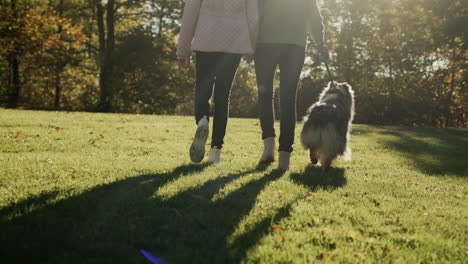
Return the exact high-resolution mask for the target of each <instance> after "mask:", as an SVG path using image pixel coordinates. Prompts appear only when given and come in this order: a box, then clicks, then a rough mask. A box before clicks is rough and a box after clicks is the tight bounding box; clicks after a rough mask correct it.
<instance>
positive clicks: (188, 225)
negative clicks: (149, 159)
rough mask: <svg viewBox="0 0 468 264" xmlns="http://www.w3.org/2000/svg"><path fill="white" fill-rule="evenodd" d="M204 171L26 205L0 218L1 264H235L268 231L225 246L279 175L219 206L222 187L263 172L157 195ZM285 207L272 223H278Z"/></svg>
mask: <svg viewBox="0 0 468 264" xmlns="http://www.w3.org/2000/svg"><path fill="white" fill-rule="evenodd" d="M206 167H207V164H201V165H184V166H180V167H178V168H175V169H174V170H172V171H170V172H167V173H159V174H150V175H141V176H136V177H132V178H128V179H125V180H122V181H118V182H114V183H110V184H107V185H101V186H97V187H94V188H92V189H90V190H88V191H86V192H84V193H81V194H79V195H76V196H72V197H67V198H61V200H59V201H58V202H54V198H57V197H60V196H59V195H63V194H60V193H58V192H50V193H44V194H41V195H38V196H34V197H31V198H29V199H27V200H25V201H22V202H19V203H16V204H14V205H11V206H8V207H6V208H3V209H1V210H0V230H1V232H0V256H1V259H2V262H5V263H146V262H145V260H144V259H143V258H142V257H141V256H140V255H139V253H138V251H137V250H138V249H139V248H145V249H147V250H150V251H152V252H154V253H155V254H156V255H158V256H160V257H162V258H164V259H166V260H167V261H169V262H170V263H237V262H239V261H240V260H241V259H243V258H244V257H245V254H246V252H247V250H248V249H250V248H252V247H253V246H254V245H255V244H256V243H257V242H258V240H259V239H260V238H261V237H262V236H263V235H264V232H262V231H264V230H268V225H269V224H270V223H269V221H266V220H263V221H261V222H260V223H258V224H256V225H255V228H253V229H252V230H249V231H246V232H244V233H243V234H242V235H241V237H240V238H239V239H237V240H236V241H234V243H232V244H230V245H228V243H227V238H228V237H229V236H230V235H231V234H232V233H233V231H234V230H235V229H236V228H237V225H238V224H239V222H240V221H242V220H243V219H244V218H245V217H246V216H247V215H248V214H249V212H250V211H251V209H252V208H253V206H254V203H255V201H256V197H257V195H258V194H259V193H260V192H261V191H262V190H263V188H264V187H265V186H266V185H267V184H268V183H269V182H271V181H274V180H276V179H278V178H280V177H281V176H282V175H283V173H282V172H281V171H276V170H274V171H271V172H270V173H268V174H265V175H263V176H262V177H255V178H252V180H250V181H247V183H245V184H243V185H241V186H240V187H239V188H238V189H236V190H234V191H232V192H230V193H228V194H227V195H226V196H224V198H222V199H213V197H215V195H216V194H217V193H218V192H219V191H220V190H222V188H223V187H224V186H226V185H227V184H228V183H230V182H232V181H234V180H236V179H239V178H241V177H251V174H252V173H259V172H261V171H263V170H265V169H266V168H265V167H256V168H252V169H249V170H246V171H244V172H240V173H237V174H228V175H225V176H220V177H217V178H216V179H213V180H208V181H206V182H205V183H203V184H202V185H200V186H196V187H192V188H191V189H188V190H184V191H180V192H178V193H177V194H176V195H174V196H172V197H170V198H163V197H158V196H157V195H155V193H157V191H158V190H159V189H160V188H161V187H163V186H165V185H166V184H168V183H169V182H171V181H175V180H177V179H178V178H180V177H189V179H190V177H196V176H197V175H195V174H198V176H200V175H199V174H200V173H203V170H204V169H205V168H206ZM289 206H290V205H287V206H285V207H283V208H281V209H279V210H278V211H277V213H276V214H275V215H274V217H275V219H280V218H282V217H286V216H287V214H288V212H289Z"/></svg>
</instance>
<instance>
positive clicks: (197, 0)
mask: <svg viewBox="0 0 468 264" xmlns="http://www.w3.org/2000/svg"><path fill="white" fill-rule="evenodd" d="M201 3H202V0H185V7H184V14H183V15H182V26H181V29H180V33H179V40H178V46H177V57H190V55H192V40H193V37H194V35H195V29H196V27H197V23H198V16H199V15H200V7H201Z"/></svg>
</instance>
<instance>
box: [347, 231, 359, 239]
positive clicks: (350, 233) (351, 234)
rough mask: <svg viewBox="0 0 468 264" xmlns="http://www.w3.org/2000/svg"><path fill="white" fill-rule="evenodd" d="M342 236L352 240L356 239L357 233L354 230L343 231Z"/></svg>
mask: <svg viewBox="0 0 468 264" xmlns="http://www.w3.org/2000/svg"><path fill="white" fill-rule="evenodd" d="M344 237H345V238H346V239H347V240H351V241H354V240H356V237H357V233H356V232H354V231H348V232H345V233H344Z"/></svg>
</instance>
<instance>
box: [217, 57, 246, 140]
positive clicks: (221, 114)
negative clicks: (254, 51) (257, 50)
mask: <svg viewBox="0 0 468 264" xmlns="http://www.w3.org/2000/svg"><path fill="white" fill-rule="evenodd" d="M240 60H241V55H240V54H230V53H219V56H218V58H217V62H216V66H215V67H216V77H215V88H214V118H213V119H214V121H213V135H212V137H211V147H217V148H218V149H221V148H222V147H223V143H224V136H225V134H226V126H227V119H228V116H229V97H230V95H231V87H232V82H233V80H234V77H235V75H236V71H237V67H238V66H239V63H240Z"/></svg>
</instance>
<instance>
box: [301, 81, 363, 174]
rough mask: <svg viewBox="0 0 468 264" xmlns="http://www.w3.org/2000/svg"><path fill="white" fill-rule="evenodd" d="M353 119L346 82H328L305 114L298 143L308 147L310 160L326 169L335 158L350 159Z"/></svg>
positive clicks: (352, 95)
mask: <svg viewBox="0 0 468 264" xmlns="http://www.w3.org/2000/svg"><path fill="white" fill-rule="evenodd" d="M353 118H354V91H353V89H352V87H351V85H349V84H347V83H333V82H330V83H329V84H328V86H327V87H325V88H324V89H323V91H322V93H321V94H320V97H319V100H318V102H316V103H314V104H313V105H312V106H311V107H310V108H309V110H308V111H307V115H306V116H305V117H304V127H303V129H302V133H301V143H302V146H303V147H304V148H305V149H308V150H309V155H310V161H311V162H312V164H314V165H315V164H317V162H319V161H320V165H321V166H322V170H323V171H327V170H328V169H329V168H330V165H331V163H332V161H333V160H334V159H336V158H337V157H338V156H341V155H342V156H343V157H344V159H345V160H350V159H351V149H350V148H349V147H348V142H349V137H350V131H351V123H352V121H353Z"/></svg>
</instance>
